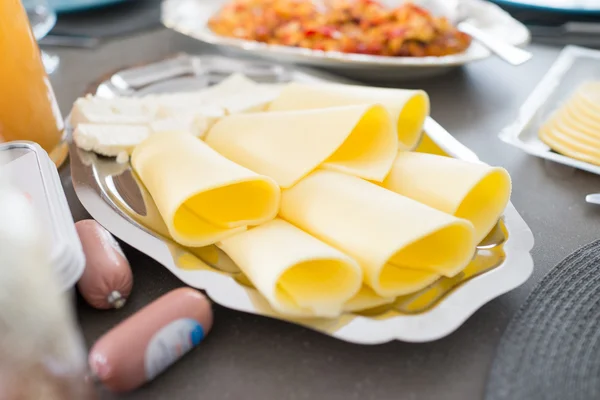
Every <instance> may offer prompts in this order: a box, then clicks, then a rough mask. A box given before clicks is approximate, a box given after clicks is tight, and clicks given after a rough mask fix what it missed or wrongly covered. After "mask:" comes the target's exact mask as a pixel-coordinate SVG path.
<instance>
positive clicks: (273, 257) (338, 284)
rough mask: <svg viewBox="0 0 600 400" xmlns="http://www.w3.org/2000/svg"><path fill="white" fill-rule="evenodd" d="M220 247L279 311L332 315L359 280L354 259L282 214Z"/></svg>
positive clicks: (337, 312)
mask: <svg viewBox="0 0 600 400" xmlns="http://www.w3.org/2000/svg"><path fill="white" fill-rule="evenodd" d="M218 246H219V247H220V248H221V249H222V250H223V251H224V252H225V253H227V255H228V256H229V257H230V258H231V259H232V260H233V261H234V262H235V263H236V264H237V265H238V266H239V267H240V269H241V270H242V271H243V272H244V273H245V274H246V276H247V277H248V278H249V279H250V281H251V282H252V283H253V284H254V286H255V287H256V288H257V289H258V290H259V291H260V292H261V293H262V295H263V296H265V298H266V299H267V300H268V301H269V303H270V304H271V306H272V307H273V309H275V310H276V311H278V312H280V313H282V314H286V315H290V316H317V317H336V316H338V315H339V314H340V313H341V312H342V306H343V304H344V303H345V302H346V301H347V300H348V299H350V298H351V297H352V296H354V295H355V294H356V293H357V292H358V290H359V289H360V287H361V284H362V271H361V269H360V267H359V265H358V263H357V262H356V261H354V260H353V259H352V258H350V257H349V256H347V255H345V254H344V253H342V252H341V251H338V250H336V249H334V248H333V247H331V246H328V245H326V244H325V243H323V242H321V241H320V240H317V239H316V238H314V237H312V236H311V235H309V234H308V233H306V232H304V231H302V230H301V229H298V228H296V227H295V226H293V225H292V224H290V223H288V222H285V221H283V220H281V219H275V220H273V221H269V222H267V223H264V224H262V225H260V226H258V227H256V228H252V229H249V230H248V231H246V232H242V233H238V234H237V235H234V236H231V237H229V238H227V239H224V240H223V241H221V243H219V245H218Z"/></svg>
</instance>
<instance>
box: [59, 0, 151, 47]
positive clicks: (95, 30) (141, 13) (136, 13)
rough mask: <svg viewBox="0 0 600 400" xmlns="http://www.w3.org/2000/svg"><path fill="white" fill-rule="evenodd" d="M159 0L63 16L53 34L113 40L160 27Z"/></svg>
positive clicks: (140, 0)
mask: <svg viewBox="0 0 600 400" xmlns="http://www.w3.org/2000/svg"><path fill="white" fill-rule="evenodd" d="M160 3H161V1H160V0H129V1H126V2H124V3H120V4H116V5H112V6H107V7H102V8H95V9H92V10H89V11H84V12H77V13H68V14H61V15H59V17H58V21H57V23H56V26H55V27H54V29H52V31H51V33H54V34H57V35H77V36H90V37H95V38H110V37H114V36H122V35H128V34H132V33H136V32H140V31H144V30H148V29H153V28H155V27H158V26H160Z"/></svg>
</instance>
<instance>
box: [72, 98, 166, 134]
mask: <svg viewBox="0 0 600 400" xmlns="http://www.w3.org/2000/svg"><path fill="white" fill-rule="evenodd" d="M155 113H156V106H154V105H152V104H151V103H146V102H144V101H142V100H141V99H139V98H123V97H119V98H113V99H104V98H100V97H93V96H89V95H88V96H86V97H83V98H80V99H77V101H75V104H74V105H73V109H72V110H71V116H70V119H69V122H70V124H71V126H72V127H73V128H77V126H78V125H79V124H90V123H93V124H117V125H145V124H147V123H149V122H150V121H152V120H153V119H154V115H155Z"/></svg>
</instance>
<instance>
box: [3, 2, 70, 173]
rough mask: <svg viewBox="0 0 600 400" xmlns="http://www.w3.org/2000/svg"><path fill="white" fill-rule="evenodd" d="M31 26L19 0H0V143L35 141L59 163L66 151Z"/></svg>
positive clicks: (60, 117) (56, 107)
mask: <svg viewBox="0 0 600 400" xmlns="http://www.w3.org/2000/svg"><path fill="white" fill-rule="evenodd" d="M40 4H41V3H40ZM45 24H46V25H48V22H46V23H45ZM40 26H41V25H40ZM35 29H36V28H33V29H32V28H31V27H30V25H29V20H28V16H27V13H26V11H25V8H24V7H23V4H22V3H21V0H0V60H1V61H0V142H3V141H13V140H30V141H33V142H37V143H38V144H39V145H40V146H42V147H43V148H44V150H46V151H47V152H48V154H49V155H50V158H51V159H52V161H54V163H55V164H56V165H57V166H59V165H61V164H62V163H63V161H64V160H65V158H66V156H67V154H68V149H67V145H66V140H65V139H66V137H65V132H64V122H63V119H62V116H61V114H60V110H59V109H58V104H57V102H56V97H55V96H54V91H53V90H52V86H51V85H50V80H49V79H48V75H47V74H46V70H45V69H44V64H43V62H42V55H41V53H40V50H39V48H38V45H37V42H36V38H35V36H34V33H33V32H34V31H35ZM37 29H38V30H39V29H42V28H40V27H39V26H38V28H37ZM44 29H45V30H48V28H47V27H46V28H44Z"/></svg>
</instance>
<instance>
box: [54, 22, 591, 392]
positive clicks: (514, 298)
mask: <svg viewBox="0 0 600 400" xmlns="http://www.w3.org/2000/svg"><path fill="white" fill-rule="evenodd" d="M531 50H532V51H533V52H534V54H535V57H534V59H533V60H532V61H531V62H529V63H527V64H525V65H524V66H521V67H518V68H515V67H511V66H509V65H507V64H504V63H502V62H501V61H499V60H498V59H495V58H490V59H488V60H486V61H482V62H478V63H475V64H472V65H470V66H468V67H466V68H464V69H462V70H457V71H455V72H452V73H450V74H449V75H446V76H444V77H439V78H435V79H431V80H427V81H423V82H414V83H410V84H402V85H401V86H406V87H420V88H423V89H425V90H427V92H428V93H429V95H430V97H431V99H432V114H433V117H434V118H435V119H437V120H438V121H439V122H440V123H441V124H442V125H444V126H445V127H446V128H447V129H448V130H449V131H450V132H451V133H453V134H454V135H455V136H456V137H457V138H458V139H459V140H460V141H462V142H463V143H465V144H466V145H467V146H469V147H470V148H471V149H473V150H474V151H475V152H476V153H477V154H478V155H479V156H480V158H481V159H482V160H484V161H486V162H488V163H490V164H494V165H501V166H504V167H505V168H507V169H508V170H509V172H510V174H511V175H512V178H513V181H514V191H513V195H512V201H513V203H514V205H515V207H516V208H517V210H518V211H519V212H520V213H521V215H522V216H523V218H524V219H525V221H526V222H527V223H528V224H529V226H530V227H531V229H532V231H533V233H534V235H535V241H536V244H535V248H534V249H533V258H534V260H535V272H534V275H533V277H532V278H531V279H530V280H529V281H528V282H527V283H526V284H525V285H523V286H522V287H520V288H518V289H517V290H514V291H512V292H511V293H508V294H506V295H504V296H501V297H500V298H498V299H496V300H494V301H492V302H490V303H489V304H487V305H485V306H484V307H483V308H481V309H480V310H479V311H478V312H477V313H475V315H473V316H472V317H471V318H470V319H469V320H468V321H467V322H466V323H465V324H464V325H463V326H462V327H461V328H459V329H458V330H457V331H456V332H455V333H453V334H452V335H450V336H448V337H446V338H444V339H442V340H438V341H436V342H433V343H426V344H410V343H400V342H393V343H388V344H385V345H379V346H358V345H352V344H348V343H345V342H341V341H338V340H335V339H332V338H329V337H327V336H324V335H322V334H319V333H315V332H313V331H310V330H308V329H304V328H301V327H298V326H295V325H291V324H288V323H284V322H281V321H276V320H272V319H268V318H263V317H259V316H254V315H248V314H243V313H240V312H236V311H230V310H227V309H224V308H222V307H219V306H215V318H216V323H215V327H214V329H213V331H212V333H211V334H210V335H209V337H208V338H207V340H206V341H205V342H204V343H203V344H202V345H201V346H200V347H199V348H197V349H195V350H194V351H193V352H192V353H191V354H189V355H188V356H186V357H185V358H184V359H182V360H181V361H180V362H178V363H176V365H174V366H173V367H172V368H170V369H169V370H168V371H167V372H166V373H164V374H163V375H162V376H160V377H159V378H157V379H156V380H155V381H154V382H152V383H150V384H148V385H146V386H144V387H143V388H141V389H140V390H138V391H136V392H134V393H131V394H128V395H121V396H116V395H112V394H110V393H108V392H102V393H101V398H102V399H143V400H158V399H169V400H174V399H210V400H213V399H214V400H217V399H261V400H271V399H273V400H283V399H311V400H318V399H331V400H337V399H340V400H351V399H361V400H368V399H377V400H386V399H394V400H401V399H412V400H414V399H444V400H445V399H456V400H470V399H480V398H482V397H483V390H484V386H485V382H486V376H487V373H488V370H489V367H490V363H491V361H492V359H493V356H494V351H495V348H496V345H497V343H498V341H499V339H500V336H501V335H502V332H503V330H504V329H505V327H506V325H507V323H508V321H509V320H510V318H511V316H512V315H513V314H514V313H515V312H516V310H517V309H518V307H519V306H520V305H521V304H522V303H523V301H524V300H525V297H526V296H527V294H528V293H529V292H530V291H531V289H532V287H533V286H534V285H535V284H536V283H537V282H538V281H539V280H540V278H541V277H543V276H544V275H545V274H546V273H547V272H548V271H549V270H550V268H552V267H553V266H554V265H555V264H556V263H558V262H559V261H560V260H561V259H562V258H563V257H565V256H566V255H568V254H569V253H571V252H573V251H574V250H576V249H577V248H578V247H580V246H582V245H584V244H586V243H588V242H591V241H592V240H594V239H597V238H598V236H599V235H598V232H599V230H600V229H599V228H600V207H597V206H596V207H594V206H591V205H588V204H586V203H585V201H584V197H585V195H586V194H587V193H590V192H594V191H597V192H600V177H598V176H595V175H592V174H589V173H586V172H583V171H578V170H573V169H571V168H566V167H563V166H560V165H558V164H553V163H550V162H546V161H543V160H541V159H538V158H535V157H532V156H529V155H527V154H525V153H523V152H521V151H520V150H518V149H515V148H513V147H510V146H508V145H506V144H504V143H503V142H501V141H500V140H499V139H498V138H497V134H498V132H499V131H500V130H501V129H502V128H503V127H504V126H505V125H507V124H508V123H510V122H511V121H512V120H513V119H514V118H515V116H516V113H517V110H518V108H519V107H520V106H521V104H522V103H523V101H524V100H525V99H526V97H527V96H528V94H529V93H530V92H531V90H532V89H533V88H534V86H535V85H536V84H537V82H538V80H539V79H540V78H541V76H542V75H543V74H544V73H545V72H546V70H547V69H548V68H549V66H550V64H551V63H552V61H553V60H554V59H555V58H556V56H557V54H558V49H556V48H552V47H542V46H532V47H531ZM49 51H51V52H56V54H59V55H60V57H61V67H60V69H59V70H58V71H57V72H56V73H55V74H53V76H52V82H53V84H54V88H55V90H56V93H57V96H58V99H59V103H60V106H61V108H62V111H63V112H64V113H67V112H68V111H69V109H70V107H71V104H72V103H73V101H74V100H75V99H76V98H77V97H78V96H79V95H81V94H82V93H83V92H84V90H85V89H86V87H87V86H88V85H89V83H90V82H91V81H93V80H95V79H97V78H98V77H99V76H101V75H103V74H106V73H107V72H110V71H114V70H115V69H118V68H120V67H123V66H127V65H131V64H135V63H140V62H145V61H151V60H154V59H159V58H162V57H164V56H167V55H169V54H172V53H175V52H178V51H187V52H192V53H206V52H213V51H214V50H213V49H211V48H208V47H206V46H203V45H201V44H199V43H198V42H195V41H193V40H191V39H188V38H185V37H183V36H181V35H179V34H176V33H174V32H170V31H167V30H164V29H160V30H157V31H153V32H149V33H145V34H142V35H138V36H133V37H129V38H126V39H118V40H116V41H113V42H110V43H108V44H105V45H103V46H102V47H100V48H98V49H94V50H76V49H61V50H55V49H50V50H49ZM61 176H62V178H63V182H64V185H65V189H66V191H67V194H68V198H69V202H70V205H71V209H72V211H73V215H74V217H75V219H82V218H86V217H87V213H86V212H85V210H84V209H83V208H82V206H81V205H80V204H79V202H78V201H77V198H76V197H75V195H74V193H73V189H72V185H71V183H70V177H69V170H68V167H65V168H63V169H62V171H61ZM125 250H126V252H127V255H128V257H129V260H130V261H131V264H132V267H133V270H134V276H135V284H134V291H133V294H132V296H131V298H130V301H129V303H128V304H127V305H126V306H125V308H124V309H122V310H119V311H102V312H101V311H96V310H93V309H92V308H90V307H89V306H87V305H85V304H84V303H83V302H82V301H79V302H78V307H77V311H78V317H79V321H80V323H81V325H82V329H83V332H84V335H85V338H86V341H87V343H88V345H90V346H91V345H92V344H93V342H94V341H95V340H96V339H97V338H99V337H100V336H101V335H102V334H103V333H104V332H106V331H108V330H109V329H110V328H111V327H112V326H114V325H115V324H117V323H118V322H119V321H121V320H122V319H124V318H126V317H127V316H129V315H130V314H132V313H134V312H135V311H137V310H138V309H140V308H141V307H143V306H144V305H146V304H147V303H149V302H151V301H152V300H154V299H156V298H157V297H159V296H160V295H162V294H163V293H166V292H167V291H169V290H171V289H173V288H176V287H179V286H182V283H181V282H180V281H178V280H177V279H176V278H175V277H174V276H172V275H171V274H170V273H169V272H167V270H166V269H164V268H162V267H161V266H160V265H158V264H157V263H156V262H154V261H153V260H151V259H149V258H148V257H146V256H145V255H143V254H141V253H139V252H137V251H135V250H133V249H131V248H126V249H125Z"/></svg>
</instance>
